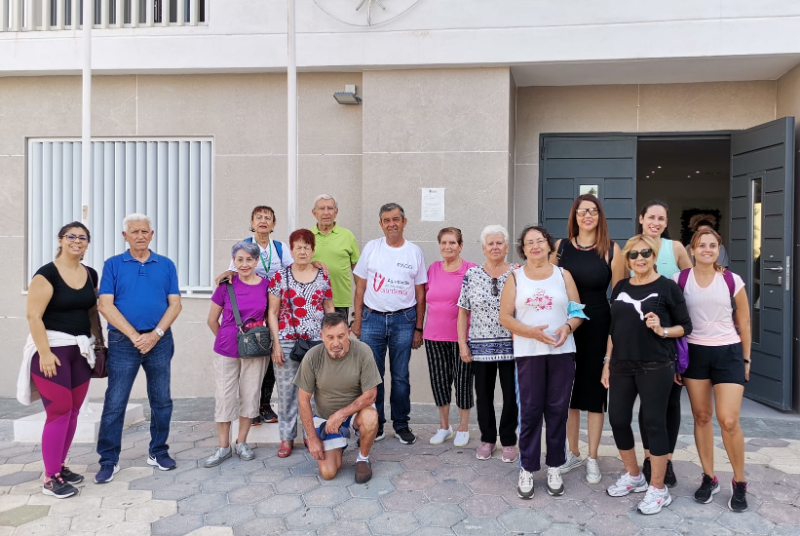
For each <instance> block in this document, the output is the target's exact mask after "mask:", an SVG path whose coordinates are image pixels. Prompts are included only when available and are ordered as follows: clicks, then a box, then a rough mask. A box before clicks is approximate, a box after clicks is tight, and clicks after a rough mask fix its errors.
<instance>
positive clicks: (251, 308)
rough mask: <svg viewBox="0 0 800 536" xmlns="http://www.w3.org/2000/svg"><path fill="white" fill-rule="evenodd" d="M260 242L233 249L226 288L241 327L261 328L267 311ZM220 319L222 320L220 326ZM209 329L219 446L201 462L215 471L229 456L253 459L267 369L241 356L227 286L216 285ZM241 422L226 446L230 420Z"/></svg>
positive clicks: (262, 363)
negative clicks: (253, 431)
mask: <svg viewBox="0 0 800 536" xmlns="http://www.w3.org/2000/svg"><path fill="white" fill-rule="evenodd" d="M259 254H260V251H259V248H258V244H255V243H253V242H246V241H244V240H243V241H241V242H237V243H236V244H235V245H234V246H233V249H232V250H231V256H232V257H233V265H234V267H235V268H236V272H234V273H233V275H232V276H231V279H230V280H229V284H230V285H231V287H232V290H233V294H234V296H235V297H236V306H237V307H238V309H239V315H240V318H241V319H242V321H243V323H245V325H244V329H247V328H249V327H253V326H255V325H262V326H263V325H265V319H266V313H267V285H268V281H267V280H266V279H264V278H263V277H260V276H259V275H257V274H256V266H257V265H258V258H259ZM220 316H221V317H222V321H221V322H220ZM208 327H209V328H211V332H212V333H213V334H214V336H215V337H216V339H215V341H214V352H216V355H215V356H214V358H213V359H214V383H215V387H216V389H215V401H214V407H215V409H214V420H215V421H217V433H218V435H219V447H218V448H217V450H216V451H215V452H214V454H212V455H211V456H210V457H209V458H208V459H207V460H206V462H205V466H206V467H215V466H217V465H219V464H221V463H222V462H224V461H225V460H227V459H228V458H230V457H231V456H232V455H233V451H234V450H235V451H236V454H237V455H238V456H239V458H240V459H242V460H252V459H253V458H254V457H255V455H254V454H253V451H252V449H251V448H250V447H249V446H248V445H247V433H248V432H249V431H250V424H251V421H252V420H253V419H254V418H256V417H258V414H259V401H260V398H261V380H262V378H263V377H264V373H265V372H266V370H267V359H268V356H265V357H248V358H246V359H244V358H241V357H240V356H239V347H238V342H237V334H238V332H239V328H238V326H237V325H236V316H235V314H234V311H233V304H232V302H231V298H230V291H229V289H228V284H224V285H220V286H218V287H217V289H216V290H215V291H214V294H213V295H212V296H211V307H210V308H209V311H208ZM237 418H238V419H239V434H238V438H237V441H236V445H235V446H234V448H231V445H230V433H231V422H233V421H234V420H236V419H237Z"/></svg>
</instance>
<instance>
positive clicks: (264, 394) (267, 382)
mask: <svg viewBox="0 0 800 536" xmlns="http://www.w3.org/2000/svg"><path fill="white" fill-rule="evenodd" d="M275 344H278V343H277V341H275ZM286 357H287V358H288V357H289V356H286ZM267 361H268V362H269V363H268V364H267V373H266V374H264V379H263V380H262V381H261V408H262V409H266V408H268V407H270V406H271V400H272V390H273V389H274V388H275V369H274V368H272V359H270V358H267Z"/></svg>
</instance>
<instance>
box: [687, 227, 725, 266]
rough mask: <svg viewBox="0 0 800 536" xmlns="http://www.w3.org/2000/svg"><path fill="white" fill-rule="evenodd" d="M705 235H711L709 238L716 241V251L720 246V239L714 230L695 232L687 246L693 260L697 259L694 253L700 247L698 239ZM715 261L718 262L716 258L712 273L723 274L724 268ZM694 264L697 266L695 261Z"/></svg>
mask: <svg viewBox="0 0 800 536" xmlns="http://www.w3.org/2000/svg"><path fill="white" fill-rule="evenodd" d="M706 235H711V236H713V237H714V239H715V240H716V241H717V249H718V250H719V247H720V246H721V245H722V237H721V236H720V235H719V233H718V232H716V231H715V230H714V229H700V230H699V231H697V232H695V233H694V234H693V235H692V241H691V242H690V243H689V246H690V247H691V248H692V256H693V257H695V259H696V258H697V257H696V255H695V254H694V253H695V251H696V250H697V247H698V246H699V245H700V239H701V238H703V237H704V236H706ZM717 261H719V257H717V260H716V261H714V271H715V272H720V273H722V272H724V271H725V267H724V266H722V265H721V264H719V262H717ZM695 264H697V261H696V260H695Z"/></svg>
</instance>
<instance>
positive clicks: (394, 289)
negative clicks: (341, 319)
mask: <svg viewBox="0 0 800 536" xmlns="http://www.w3.org/2000/svg"><path fill="white" fill-rule="evenodd" d="M353 273H354V274H355V275H357V276H358V277H360V278H361V279H366V281H367V290H366V292H365V293H364V304H365V305H366V306H367V307H369V308H370V309H374V310H375V311H381V312H384V313H391V312H393V311H400V310H402V309H408V308H409V307H414V306H415V305H416V304H417V295H416V292H415V286H416V285H424V284H425V283H427V282H428V273H427V271H426V269H425V257H424V256H423V255H422V250H421V249H420V248H419V246H417V245H415V244H412V243H411V242H409V241H408V240H406V241H405V242H404V243H403V245H402V246H400V247H399V248H393V247H391V246H389V245H388V244H387V243H386V238H378V239H376V240H371V241H370V242H367V245H366V246H364V250H363V251H362V252H361V258H360V259H359V261H358V264H356V268H355V270H353Z"/></svg>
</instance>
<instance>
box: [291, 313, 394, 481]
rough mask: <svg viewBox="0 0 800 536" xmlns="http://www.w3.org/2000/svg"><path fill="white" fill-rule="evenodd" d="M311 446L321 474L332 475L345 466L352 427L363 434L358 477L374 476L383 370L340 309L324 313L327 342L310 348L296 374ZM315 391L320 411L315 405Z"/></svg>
mask: <svg viewBox="0 0 800 536" xmlns="http://www.w3.org/2000/svg"><path fill="white" fill-rule="evenodd" d="M294 383H295V385H297V387H298V388H299V390H298V393H297V401H298V406H299V410H300V418H301V419H302V421H303V429H304V433H303V436H304V438H305V440H306V445H307V446H308V451H309V452H310V453H311V455H312V456H313V457H314V458H315V459H316V460H317V464H318V465H319V472H320V474H321V475H322V478H324V479H325V480H330V479H332V478H333V477H335V476H336V473H338V472H339V469H340V468H341V467H342V452H344V449H346V448H347V438H349V437H350V427H351V426H352V428H353V429H354V430H355V431H356V435H357V436H359V447H360V451H359V453H358V458H357V459H356V483H357V484H363V483H365V482H368V481H369V479H370V478H372V467H371V466H370V462H369V451H370V450H371V449H372V444H373V443H374V442H375V437H376V435H377V433H378V412H377V410H376V409H375V406H374V404H375V396H376V394H377V392H378V389H377V386H378V385H379V384H380V383H381V375H380V373H379V372H378V366H377V365H376V364H375V358H374V357H373V356H372V350H371V349H370V347H369V346H367V344H366V343H363V342H361V341H359V340H358V339H356V338H355V337H351V336H350V329H349V328H348V327H347V320H346V319H345V317H344V316H342V315H341V314H340V313H328V314H326V315H325V316H324V317H323V318H322V344H321V345H317V346H315V347H313V348H312V349H310V350H309V351H308V353H306V356H305V358H304V359H303V362H302V364H301V365H300V369H299V370H298V372H297V376H296V377H295V379H294ZM312 396H313V397H314V401H315V404H316V413H314V412H313V411H312V409H311V397H312Z"/></svg>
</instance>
